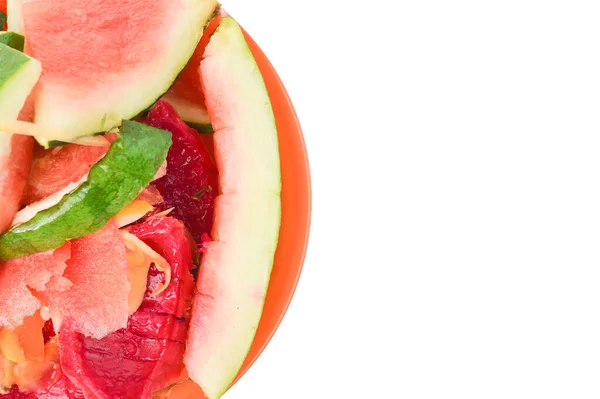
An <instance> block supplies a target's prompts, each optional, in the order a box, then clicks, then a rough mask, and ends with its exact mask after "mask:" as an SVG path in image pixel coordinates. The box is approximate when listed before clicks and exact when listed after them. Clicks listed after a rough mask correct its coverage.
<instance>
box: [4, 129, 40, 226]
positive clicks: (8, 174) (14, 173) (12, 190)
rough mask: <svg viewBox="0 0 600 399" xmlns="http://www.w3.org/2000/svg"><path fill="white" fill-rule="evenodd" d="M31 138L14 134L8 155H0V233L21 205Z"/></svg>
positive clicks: (29, 156)
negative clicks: (0, 200) (0, 201)
mask: <svg viewBox="0 0 600 399" xmlns="http://www.w3.org/2000/svg"><path fill="white" fill-rule="evenodd" d="M32 148H33V139H32V138H31V137H27V136H20V135H14V136H12V138H11V148H10V151H9V152H8V155H7V156H5V157H0V193H2V206H0V233H2V232H3V231H4V230H6V229H7V228H8V227H9V226H10V223H11V222H12V219H13V217H14V216H15V213H17V211H18V210H19V207H20V205H21V198H22V196H23V190H24V189H25V183H26V181H27V175H28V174H29V165H30V162H31V150H32Z"/></svg>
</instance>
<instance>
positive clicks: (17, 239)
mask: <svg viewBox="0 0 600 399" xmlns="http://www.w3.org/2000/svg"><path fill="white" fill-rule="evenodd" d="M170 146H171V133H169V132H167V131H165V130H161V129H156V128H153V127H151V126H147V125H144V124H141V123H137V122H130V121H124V122H123V126H122V128H121V130H120V133H119V134H117V138H116V140H115V141H114V142H113V143H112V144H111V146H110V149H109V150H108V153H107V154H106V155H105V156H104V158H102V159H101V160H100V161H98V163H96V164H95V165H94V166H92V168H91V169H90V172H89V175H88V179H87V181H85V182H83V183H82V184H81V185H79V186H78V187H77V188H76V189H75V190H74V191H72V192H70V193H68V194H66V195H65V196H63V197H62V199H61V200H60V202H58V204H56V205H54V206H52V207H50V208H48V209H45V210H43V211H41V212H38V213H37V214H36V215H35V216H34V217H33V218H32V219H30V220H28V221H27V222H25V223H23V224H20V225H17V226H14V227H12V228H11V229H9V230H8V231H6V232H4V233H3V234H2V235H0V261H5V260H9V259H14V258H20V257H23V256H27V255H31V254H34V253H37V252H45V251H49V250H51V249H55V248H58V247H60V246H61V245H63V244H64V243H65V242H66V241H68V240H72V239H75V238H79V237H83V236H86V235H88V234H91V233H93V232H95V231H97V230H99V229H100V228H102V227H103V226H104V225H105V224H106V223H107V222H108V221H109V220H110V219H111V218H112V217H113V216H115V215H116V214H117V213H118V212H119V211H120V210H121V209H123V207H125V206H126V205H127V204H129V203H130V202H131V201H133V200H134V199H135V197H137V195H138V194H139V193H140V191H141V190H142V189H143V188H144V187H146V186H147V185H148V184H149V183H150V182H151V181H152V179H153V178H154V176H155V175H156V172H157V171H158V170H159V168H160V166H161V165H162V164H163V162H164V161H165V159H166V157H167V152H168V150H169V148H170Z"/></svg>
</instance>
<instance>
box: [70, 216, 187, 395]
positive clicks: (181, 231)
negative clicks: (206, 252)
mask: <svg viewBox="0 0 600 399" xmlns="http://www.w3.org/2000/svg"><path fill="white" fill-rule="evenodd" d="M129 231H130V232H131V233H132V234H135V235H136V236H137V237H138V238H140V239H141V240H142V241H144V242H145V243H146V244H148V245H149V246H150V247H152V248H153V249H154V250H155V251H157V252H158V253H159V254H161V255H162V256H163V257H164V258H165V259H166V260H167V261H168V262H169V264H170V265H171V268H172V279H171V283H170V284H169V287H168V289H167V290H166V291H165V292H163V293H161V294H159V295H158V296H157V297H156V298H151V297H150V293H151V292H152V291H154V289H155V288H156V286H157V284H158V281H163V278H162V277H159V275H162V273H160V272H159V271H158V270H157V269H156V268H155V267H154V266H152V268H151V273H150V276H149V278H148V285H147V290H146V293H145V298H144V301H143V302H142V305H141V306H140V308H139V309H138V311H136V312H135V313H134V314H132V315H131V316H130V317H129V320H128V323H127V327H126V328H124V329H120V330H118V331H116V332H114V333H112V334H110V335H108V336H106V337H104V338H102V339H100V340H98V339H93V338H89V337H85V336H84V335H82V334H80V333H78V332H76V331H74V330H73V329H72V328H71V327H69V323H68V322H65V326H64V327H63V328H62V329H61V331H60V334H59V345H60V355H61V366H62V369H63V372H64V373H65V374H66V375H67V376H68V377H69V378H70V379H71V380H72V381H73V383H74V384H75V385H76V386H77V387H79V388H80V389H81V390H82V392H83V393H84V394H85V396H86V398H88V399H89V398H103V399H104V398H105V399H108V398H123V399H129V398H131V399H134V398H136V399H137V398H146V397H150V394H151V393H152V392H154V391H156V390H159V389H162V388H163V387H164V386H165V384H166V383H167V382H168V381H169V380H170V379H172V378H174V377H176V376H177V375H179V373H180V372H181V367H182V361H183V354H184V350H185V341H186V337H187V328H188V324H189V317H190V311H191V302H192V297H193V294H194V280H193V277H192V275H191V273H190V269H191V268H192V267H193V264H192V260H191V259H192V252H193V242H192V241H191V238H190V237H189V233H188V232H187V231H186V229H185V227H184V225H183V223H181V222H180V221H178V220H176V219H174V218H171V217H160V216H157V217H154V218H151V219H148V220H146V221H145V222H144V223H142V224H138V225H135V226H132V227H130V228H129Z"/></svg>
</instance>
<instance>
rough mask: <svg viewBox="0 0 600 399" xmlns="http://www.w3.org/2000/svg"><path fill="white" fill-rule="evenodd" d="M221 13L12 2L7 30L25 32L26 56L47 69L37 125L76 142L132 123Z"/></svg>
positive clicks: (131, 3) (95, 1)
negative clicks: (61, 132) (30, 56)
mask: <svg viewBox="0 0 600 399" xmlns="http://www.w3.org/2000/svg"><path fill="white" fill-rule="evenodd" d="M216 7H217V2H216V0H179V1H173V0H153V1H139V0H119V1H109V0H87V1H81V0H18V1H11V3H10V4H9V9H10V10H9V13H10V15H11V16H10V20H9V27H10V29H11V30H21V29H22V32H20V33H23V35H24V36H25V37H26V38H27V40H26V43H25V52H26V53H27V54H29V55H32V56H33V57H35V58H37V59H39V60H40V61H41V62H42V65H43V66H44V71H43V74H42V77H41V79H40V87H39V93H38V95H37V98H36V100H35V123H36V124H40V125H42V126H45V127H48V128H49V129H52V130H57V131H63V132H64V133H65V134H67V135H69V136H70V137H72V138H75V137H80V136H86V135H91V134H94V133H97V132H105V131H108V130H110V129H112V128H114V127H116V126H119V125H120V124H121V121H122V120H123V119H130V118H133V117H135V116H136V115H137V114H139V113H140V112H142V111H143V110H145V109H147V108H148V107H149V106H150V105H151V104H152V103H154V102H155V101H156V99H158V98H159V97H160V96H161V95H162V94H164V93H165V92H166V91H167V90H168V88H169V87H170V86H171V84H172V83H173V81H174V80H175V78H176V77H177V75H178V74H179V73H180V72H181V70H183V68H184V67H185V65H186V63H187V62H188V60H189V59H190V57H191V56H192V54H193V52H194V49H195V48H196V45H197V44H198V42H199V40H200V37H201V36H202V32H203V29H204V27H205V26H206V24H207V21H208V20H209V18H210V17H211V16H212V15H213V13H214V11H215V8H216ZM42 141H43V140H42ZM46 144H47V142H46Z"/></svg>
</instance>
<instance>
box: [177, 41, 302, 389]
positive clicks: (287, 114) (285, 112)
mask: <svg viewBox="0 0 600 399" xmlns="http://www.w3.org/2000/svg"><path fill="white" fill-rule="evenodd" d="M244 35H245V37H246V40H247V42H248V45H249V46H250V50H251V51H252V53H253V54H254V58H255V59H256V62H257V63H258V67H259V69H260V71H261V72H262V75H263V78H264V80H265V83H266V86H267V90H268V92H269V96H270V98H271V103H272V105H273V111H274V113H275V119H276V122H277V131H278V133H279V151H280V157H281V180H282V191H281V202H282V216H281V230H280V233H279V243H278V245H277V252H276V253H275V264H274V265H273V272H272V274H271V281H270V284H269V291H268V293H267V298H266V301H265V307H264V311H263V315H262V318H261V320H260V324H259V326H258V331H257V332H256V336H255V338H254V342H253V344H252V348H251V349H250V352H249V353H248V356H247V357H246V361H245V362H244V365H243V366H242V369H241V370H240V372H239V374H238V376H237V378H236V380H235V381H236V382H237V381H238V380H239V379H240V378H241V377H242V376H243V375H244V373H246V371H248V369H249V368H250V366H252V364H253V363H254V362H255V361H256V359H257V358H258V356H260V354H261V353H262V351H263V350H264V349H265V347H266V346H267V344H268V343H269V341H270V340H271V338H272V337H273V334H274V333H275V331H276V330H277V327H279V324H280V323H281V320H282V319H283V316H284V315H285V312H286V311H287V309H288V306H289V304H290V301H291V300H292V297H293V295H294V291H295V290H296V286H297V284H298V280H299V278H300V273H301V271H302V265H303V263H304V257H305V254H306V248H307V245H308V235H309V230H310V217H311V185H310V170H309V164H308V155H307V153H306V146H305V144H304V137H303V136H302V130H301V128H300V123H299V121H298V117H297V116H296V111H295V110H294V106H293V105H292V102H291V100H290V98H289V96H288V94H287V91H286V90H285V87H284V85H283V83H282V82H281V80H280V79H279V76H278V75H277V72H275V69H274V68H273V65H271V63H270V62H269V60H268V59H267V57H266V56H265V54H264V53H263V52H262V50H261V49H260V47H258V45H257V44H256V43H255V42H254V40H253V39H252V38H251V37H250V35H248V34H247V33H246V32H245V31H244ZM234 384H235V382H234ZM169 397H170V398H177V399H184V398H186V399H192V398H193V399H202V398H204V395H203V394H202V391H201V390H200V388H199V387H198V386H197V385H196V384H194V383H192V382H186V383H184V384H180V385H177V386H175V387H174V388H173V389H172V391H171V393H170V395H169Z"/></svg>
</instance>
